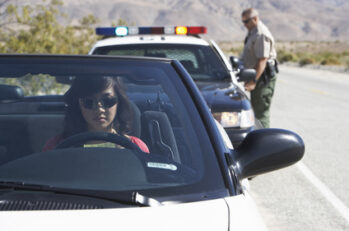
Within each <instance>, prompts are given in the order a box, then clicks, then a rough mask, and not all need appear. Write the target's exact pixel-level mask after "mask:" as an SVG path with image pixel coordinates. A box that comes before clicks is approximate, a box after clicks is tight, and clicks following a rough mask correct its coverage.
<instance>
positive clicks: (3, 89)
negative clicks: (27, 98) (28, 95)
mask: <svg viewBox="0 0 349 231" xmlns="http://www.w3.org/2000/svg"><path fill="white" fill-rule="evenodd" d="M23 97H24V93H23V89H22V88H20V87H18V86H11V85H4V84H0V100H18V99H22V98H23Z"/></svg>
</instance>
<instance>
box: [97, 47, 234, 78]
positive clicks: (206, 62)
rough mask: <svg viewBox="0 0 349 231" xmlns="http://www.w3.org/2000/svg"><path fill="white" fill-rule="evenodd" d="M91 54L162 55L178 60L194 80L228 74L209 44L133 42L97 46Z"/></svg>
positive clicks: (226, 76)
mask: <svg viewBox="0 0 349 231" xmlns="http://www.w3.org/2000/svg"><path fill="white" fill-rule="evenodd" d="M93 54H100V55H132V56H151V57H163V58H170V59H177V60H179V61H180V62H181V63H182V64H183V66H184V67H185V68H186V69H187V71H188V72H189V74H190V75H191V76H192V78H193V79H194V80H196V81H227V80H230V75H229V72H228V70H227V68H226V67H225V66H224V64H223V63H222V62H223V61H222V60H221V59H220V58H219V55H218V54H216V53H215V52H214V50H213V49H212V48H211V47H210V46H203V45H187V44H134V45H115V46H104V47H98V48H96V49H95V50H94V51H93Z"/></svg>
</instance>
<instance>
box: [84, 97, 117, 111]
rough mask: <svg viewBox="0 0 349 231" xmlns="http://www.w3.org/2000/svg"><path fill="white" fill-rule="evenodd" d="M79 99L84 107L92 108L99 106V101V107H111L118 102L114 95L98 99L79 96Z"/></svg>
mask: <svg viewBox="0 0 349 231" xmlns="http://www.w3.org/2000/svg"><path fill="white" fill-rule="evenodd" d="M79 100H80V102H81V104H82V106H83V107H84V108H86V109H93V110H95V109H97V108H98V107H99V105H98V103H101V107H103V108H111V107H112V106H114V105H115V104H117V103H118V102H119V99H118V97H116V96H113V97H103V98H101V99H99V100H98V99H96V98H80V99H79Z"/></svg>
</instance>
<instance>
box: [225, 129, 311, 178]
mask: <svg viewBox="0 0 349 231" xmlns="http://www.w3.org/2000/svg"><path fill="white" fill-rule="evenodd" d="M304 150H305V148H304V143H303V140H302V138H301V137H300V136H298V135H297V134H296V133H293V132H291V131H288V130H283V129H271V128H267V129H258V130H254V131H252V132H250V133H249V134H248V135H247V136H246V138H245V139H244V141H243V142H242V143H241V145H240V146H239V147H238V148H237V149H236V150H234V151H233V152H232V155H231V158H232V163H233V166H232V167H233V169H234V170H235V172H236V174H237V176H238V177H239V178H240V179H244V178H250V177H253V176H256V175H259V174H263V173H267V172H270V171H274V170H277V169H280V168H284V167H287V166H289V165H292V164H294V163H296V162H297V161H299V160H300V159H302V157H303V155H304Z"/></svg>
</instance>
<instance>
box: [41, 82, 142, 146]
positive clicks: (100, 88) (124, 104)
mask: <svg viewBox="0 0 349 231" xmlns="http://www.w3.org/2000/svg"><path fill="white" fill-rule="evenodd" d="M64 99H65V102H66V104H67V111H66V115H65V126H64V130H63V133H62V134H59V135H58V136H56V137H54V138H52V139H50V140H49V141H48V142H47V143H46V144H45V146H44V148H43V151H47V150H50V149H53V148H54V147H56V146H57V144H58V143H60V142H61V141H62V140H64V139H65V138H67V137H69V136H72V135H75V134H78V133H82V132H86V131H91V132H109V133H115V134H118V135H122V136H125V137H127V138H129V139H130V140H131V141H132V142H133V143H134V144H136V145H137V146H138V147H139V148H140V149H141V150H142V151H144V152H147V153H149V149H148V147H147V145H146V144H145V143H144V142H143V141H142V140H140V139H139V138H137V137H134V136H128V135H127V133H128V132H129V131H130V130H131V126H132V120H131V118H133V116H132V110H131V105H130V102H129V100H128V98H127V96H126V94H125V92H124V90H123V88H122V82H121V79H120V78H114V77H78V78H76V79H75V80H74V82H73V84H72V86H71V87H70V89H69V90H68V91H67V92H66V94H65V95H64ZM91 143H92V145H95V146H96V145H97V146H98V145H100V144H102V145H103V143H104V142H103V141H93V142H89V145H91Z"/></svg>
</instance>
